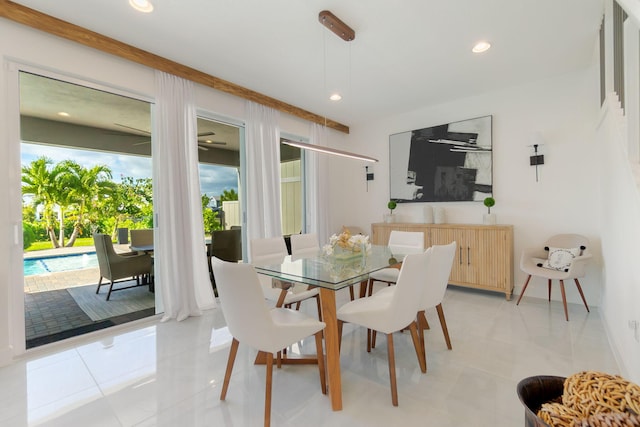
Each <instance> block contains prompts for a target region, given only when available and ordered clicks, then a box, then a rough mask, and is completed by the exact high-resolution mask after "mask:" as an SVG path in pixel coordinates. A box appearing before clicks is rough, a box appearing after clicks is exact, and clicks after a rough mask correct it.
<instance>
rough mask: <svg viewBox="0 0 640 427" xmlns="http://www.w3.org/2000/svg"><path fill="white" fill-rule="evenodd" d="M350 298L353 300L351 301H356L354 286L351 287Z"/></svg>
mask: <svg viewBox="0 0 640 427" xmlns="http://www.w3.org/2000/svg"><path fill="white" fill-rule="evenodd" d="M349 298H350V299H351V301H353V300H354V299H356V297H355V295H354V294H353V286H349Z"/></svg>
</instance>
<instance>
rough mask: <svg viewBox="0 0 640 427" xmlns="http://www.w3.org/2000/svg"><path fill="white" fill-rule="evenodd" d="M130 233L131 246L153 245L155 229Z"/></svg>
mask: <svg viewBox="0 0 640 427" xmlns="http://www.w3.org/2000/svg"><path fill="white" fill-rule="evenodd" d="M129 233H130V234H131V246H149V245H153V228H144V229H141V230H131V231H129Z"/></svg>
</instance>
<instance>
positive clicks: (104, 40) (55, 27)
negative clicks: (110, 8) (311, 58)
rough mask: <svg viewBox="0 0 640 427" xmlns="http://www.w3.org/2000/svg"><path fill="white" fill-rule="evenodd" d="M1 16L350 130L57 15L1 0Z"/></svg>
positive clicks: (284, 110) (301, 116) (258, 101)
mask: <svg viewBox="0 0 640 427" xmlns="http://www.w3.org/2000/svg"><path fill="white" fill-rule="evenodd" d="M0 17H3V18H6V19H9V20H11V21H14V22H17V23H19V24H23V25H26V26H28V27H31V28H35V29H36V30H40V31H44V32H46V33H49V34H53V35H55V36H58V37H62V38H65V39H68V40H71V41H74V42H76V43H80V44H82V45H85V46H88V47H91V48H94V49H97V50H99V51H102V52H106V53H108V54H111V55H115V56H118V57H120V58H124V59H127V60H129V61H132V62H135V63H138V64H141V65H144V66H146V67H150V68H153V69H156V70H160V71H164V72H166V73H170V74H173V75H176V76H178V77H182V78H185V79H187V80H191V81H193V82H195V83H199V84H201V85H204V86H208V87H211V88H213V89H216V90H219V91H221V92H225V93H228V94H230V95H234V96H237V97H239V98H243V99H247V100H249V101H253V102H256V103H258V104H261V105H264V106H267V107H270V108H273V109H275V110H278V111H282V112H283V113H287V114H290V115H292V116H296V117H299V118H301V119H304V120H308V121H310V122H313V123H318V124H321V125H325V126H327V127H329V128H332V129H335V130H338V131H340V132H344V133H349V127H348V126H346V125H343V124H342V123H338V122H336V121H333V120H329V119H327V118H326V117H324V116H320V115H318V114H315V113H311V112H309V111H307V110H304V109H302V108H299V107H296V106H294V105H291V104H287V103H286V102H283V101H280V100H278V99H275V98H271V97H270V96H267V95H263V94H261V93H259V92H256V91H253V90H251V89H247V88H245V87H242V86H239V85H237V84H235V83H231V82H229V81H227V80H223V79H220V78H218V77H214V76H212V75H210V74H207V73H204V72H202V71H198V70H196V69H194V68H190V67H187V66H186V65H182V64H180V63H177V62H174V61H171V60H169V59H166V58H164V57H161V56H158V55H154V54H153V53H150V52H147V51H145V50H142V49H138V48H137V47H134V46H131V45H128V44H126V43H123V42H120V41H118V40H115V39H112V38H110V37H107V36H104V35H102V34H99V33H96V32H93V31H90V30H88V29H86V28H83V27H80V26H78V25H74V24H71V23H69V22H66V21H63V20H61V19H58V18H54V17H53V16H50V15H47V14H44V13H42V12H38V11H36V10H33V9H30V8H28V7H26V6H22V5H19V4H17V3H14V2H12V1H9V0H0Z"/></svg>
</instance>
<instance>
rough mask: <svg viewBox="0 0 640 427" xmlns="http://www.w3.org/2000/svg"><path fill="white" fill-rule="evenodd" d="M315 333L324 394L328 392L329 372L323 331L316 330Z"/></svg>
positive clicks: (321, 387) (321, 386) (321, 385)
mask: <svg viewBox="0 0 640 427" xmlns="http://www.w3.org/2000/svg"><path fill="white" fill-rule="evenodd" d="M315 335H316V354H317V355H318V356H317V357H318V370H319V371H320V389H321V390H322V394H327V373H326V368H325V364H324V352H323V351H322V331H318V332H316V334H315Z"/></svg>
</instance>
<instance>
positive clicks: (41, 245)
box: [25, 237, 93, 252]
mask: <svg viewBox="0 0 640 427" xmlns="http://www.w3.org/2000/svg"><path fill="white" fill-rule="evenodd" d="M73 246H74V247H76V246H93V237H80V238H78V239H76V241H75V243H74V244H73ZM45 249H53V244H52V243H51V241H50V240H47V241H46V242H34V243H33V244H32V245H31V246H29V247H28V248H27V249H25V252H33V251H42V250H45Z"/></svg>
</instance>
